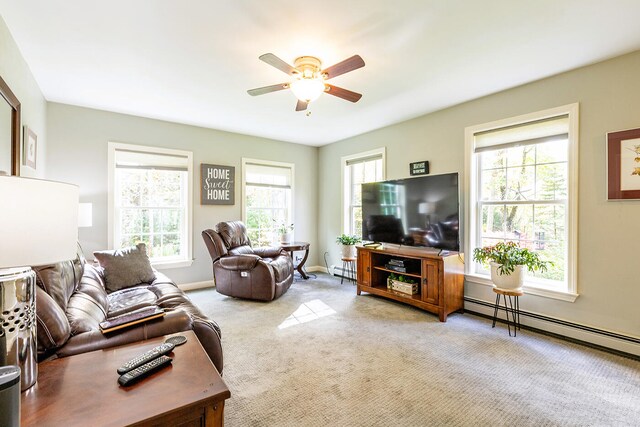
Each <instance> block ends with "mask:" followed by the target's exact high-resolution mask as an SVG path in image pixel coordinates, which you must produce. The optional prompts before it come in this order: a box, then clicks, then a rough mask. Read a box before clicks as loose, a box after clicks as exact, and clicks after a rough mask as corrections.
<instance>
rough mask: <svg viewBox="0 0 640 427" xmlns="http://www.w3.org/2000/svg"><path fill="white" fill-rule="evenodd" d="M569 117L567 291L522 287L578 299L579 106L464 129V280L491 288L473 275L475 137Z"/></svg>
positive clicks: (530, 291)
mask: <svg viewBox="0 0 640 427" xmlns="http://www.w3.org/2000/svg"><path fill="white" fill-rule="evenodd" d="M567 114H568V116H569V157H568V160H569V164H568V175H569V177H570V179H569V187H568V195H567V204H568V206H567V217H568V221H567V222H568V228H567V234H568V242H567V272H566V274H567V290H566V291H559V290H557V289H548V288H544V287H542V286H540V285H539V284H534V283H532V282H525V283H524V291H525V292H526V293H527V294H532V295H539V296H542V297H547V298H554V299H559V300H562V301H569V302H573V301H575V300H576V298H578V295H579V294H578V274H577V265H578V140H579V137H578V132H579V123H580V122H579V104H578V103H574V104H568V105H563V106H560V107H556V108H550V109H548V110H543V111H538V112H535V113H529V114H523V115H521V116H516V117H511V118H507V119H502V120H496V121H493V122H490V123H484V124H480V125H476V126H469V127H467V128H465V158H464V170H465V180H464V192H465V208H464V219H465V220H464V223H465V229H466V232H465V236H464V251H465V253H466V254H467V257H466V258H467V259H468V262H467V263H465V278H466V280H467V281H469V282H472V283H478V284H481V285H492V283H491V280H489V279H488V276H486V275H481V274H476V273H474V272H473V266H474V261H473V255H472V253H473V251H472V248H473V247H475V239H476V236H477V235H478V233H477V227H476V221H475V219H474V218H475V217H476V215H477V212H476V207H477V194H478V189H477V188H472V187H471V184H472V179H476V178H475V177H476V176H477V172H478V171H477V162H476V161H474V158H473V155H474V153H473V147H474V134H476V133H478V132H483V131H488V130H492V129H497V128H502V127H506V126H511V125H516V124H521V123H526V122H531V121H534V120H539V119H543V118H548V117H554V116H560V115H567Z"/></svg>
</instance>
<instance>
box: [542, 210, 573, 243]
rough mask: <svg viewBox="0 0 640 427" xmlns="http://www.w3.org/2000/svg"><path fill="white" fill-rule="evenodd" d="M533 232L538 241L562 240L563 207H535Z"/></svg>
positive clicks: (563, 232)
mask: <svg viewBox="0 0 640 427" xmlns="http://www.w3.org/2000/svg"><path fill="white" fill-rule="evenodd" d="M535 213H536V216H535V231H536V234H537V235H538V236H537V238H536V239H538V240H564V239H565V235H566V225H565V223H566V218H565V213H566V206H565V205H555V204H554V205H535Z"/></svg>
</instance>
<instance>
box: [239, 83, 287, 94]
mask: <svg viewBox="0 0 640 427" xmlns="http://www.w3.org/2000/svg"><path fill="white" fill-rule="evenodd" d="M283 89H289V83H280V84H277V85H271V86H264V87H258V88H255V89H249V90H248V91H247V93H248V94H249V95H251V96H258V95H264V94H265V93H269V92H276V91H278V90H283Z"/></svg>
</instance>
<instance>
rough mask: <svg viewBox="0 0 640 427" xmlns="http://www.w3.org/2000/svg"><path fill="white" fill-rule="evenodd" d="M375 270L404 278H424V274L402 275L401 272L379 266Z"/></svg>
mask: <svg viewBox="0 0 640 427" xmlns="http://www.w3.org/2000/svg"><path fill="white" fill-rule="evenodd" d="M373 268H375V269H376V270H380V271H386V272H388V273H393V274H396V275H402V276H411V277H416V278H418V279H420V278H421V277H422V273H402V272H400V271H395V270H391V269H388V268H385V267H380V266H379V265H376V266H374V267H373Z"/></svg>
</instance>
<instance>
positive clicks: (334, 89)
mask: <svg viewBox="0 0 640 427" xmlns="http://www.w3.org/2000/svg"><path fill="white" fill-rule="evenodd" d="M325 86H326V87H327V89H326V90H325V92H326V93H328V94H329V95H333V96H337V97H338V98H342V99H346V100H347V101H351V102H358V101H359V100H360V98H362V94H361V93H357V92H351V91H350V90H347V89H342V88H341V87H338V86H334V85H330V84H326V85H325Z"/></svg>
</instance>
